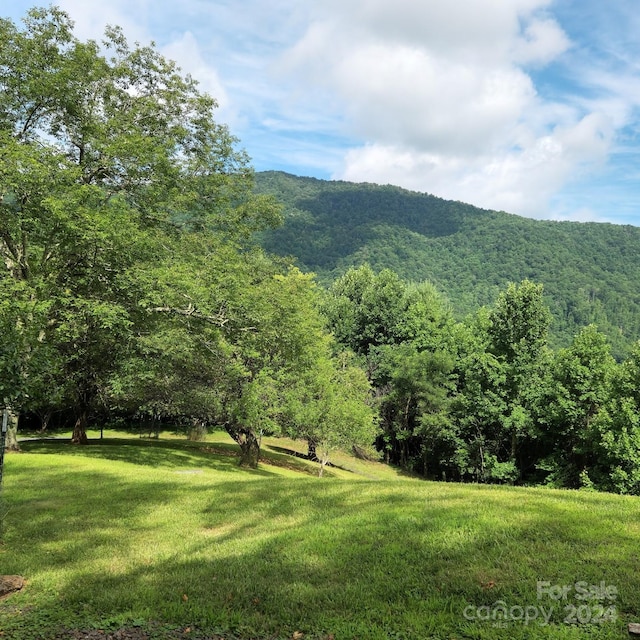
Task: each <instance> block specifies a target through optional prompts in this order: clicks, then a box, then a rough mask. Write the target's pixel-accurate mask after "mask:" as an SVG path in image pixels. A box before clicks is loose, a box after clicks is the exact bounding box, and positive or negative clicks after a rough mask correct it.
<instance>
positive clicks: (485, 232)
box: [256, 172, 640, 359]
mask: <svg viewBox="0 0 640 640" xmlns="http://www.w3.org/2000/svg"><path fill="white" fill-rule="evenodd" d="M256 177H257V187H258V190H259V191H260V192H261V193H270V194H275V195H276V196H277V197H278V198H279V199H280V200H281V201H282V202H283V204H284V207H285V224H284V225H283V226H282V227H281V228H279V229H275V230H273V231H269V232H268V233H265V234H264V235H263V236H262V238H263V244H264V246H265V247H267V248H268V249H269V250H271V251H274V252H275V253H278V254H280V255H292V256H295V257H297V258H298V259H299V261H300V264H301V266H303V267H304V268H307V269H310V270H312V271H314V272H317V273H318V276H319V278H320V279H321V281H322V282H324V283H326V284H329V283H330V282H331V281H332V280H333V279H335V278H336V277H338V276H340V275H342V274H344V273H345V272H346V271H347V269H348V268H349V267H352V266H358V265H361V264H364V263H368V264H370V265H371V267H372V268H373V269H374V270H375V271H376V272H378V271H381V270H382V269H385V268H387V269H391V270H393V271H395V272H396V273H397V274H398V275H399V276H400V277H401V278H403V279H405V280H410V281H415V282H421V281H425V280H428V281H430V282H432V283H433V284H434V285H435V286H436V288H437V289H438V291H440V292H441V293H442V294H444V295H446V296H447V298H448V299H449V300H450V301H451V304H452V306H453V309H454V311H455V313H456V315H457V317H458V318H463V317H465V316H467V315H469V314H472V313H474V312H475V311H476V309H477V308H478V307H480V306H484V305H490V304H492V303H493V301H494V300H495V299H496V296H497V295H498V293H499V292H500V291H501V290H503V289H504V288H506V287H507V285H508V283H509V282H521V281H523V280H525V279H529V280H531V281H535V282H539V283H543V284H544V287H545V302H546V304H547V306H548V307H549V308H550V310H551V314H552V323H551V332H550V342H551V344H552V345H553V346H554V347H559V346H564V347H566V346H568V345H569V344H570V343H571V340H572V337H573V336H574V335H575V334H576V333H577V332H578V331H579V330H580V328H581V327H583V326H585V325H588V324H591V323H595V324H597V325H598V326H599V327H600V329H601V330H602V331H603V332H605V333H606V334H607V335H608V336H609V339H610V340H611V343H612V348H613V353H614V355H615V356H616V358H618V359H621V358H623V357H624V356H625V355H626V354H627V353H628V351H629V349H630V347H631V345H632V344H633V342H634V341H635V340H637V339H638V338H640V298H639V297H638V294H637V291H636V286H635V283H636V282H637V281H638V280H640V263H639V262H638V260H637V256H638V252H639V251H640V229H638V228H635V227H630V226H618V225H611V224H598V223H575V222H551V221H539V220H530V219H527V218H520V217H518V216H514V215H509V214H507V213H503V212H495V211H487V210H483V209H478V208H476V207H473V206H470V205H467V204H463V203H461V202H452V201H446V200H442V199H440V198H436V197H434V196H431V195H428V194H422V193H414V192H411V191H406V190H403V189H400V188H397V187H392V186H377V185H371V184H353V183H348V182H338V181H336V182H333V181H332V182H327V181H322V180H316V179H313V178H298V177H296V176H292V175H288V174H283V173H278V172H264V173H259V174H257V176H256Z"/></svg>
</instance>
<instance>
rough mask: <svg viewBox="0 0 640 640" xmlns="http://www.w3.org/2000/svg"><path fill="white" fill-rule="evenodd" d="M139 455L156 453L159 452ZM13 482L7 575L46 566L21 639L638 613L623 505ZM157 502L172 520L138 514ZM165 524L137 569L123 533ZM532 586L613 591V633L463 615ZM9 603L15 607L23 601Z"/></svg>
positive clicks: (470, 633) (91, 476)
mask: <svg viewBox="0 0 640 640" xmlns="http://www.w3.org/2000/svg"><path fill="white" fill-rule="evenodd" d="M136 442H137V441H136ZM158 444H162V443H153V445H151V446H152V447H157V446H158ZM30 446H36V443H31V444H30ZM91 446H93V445H91ZM137 446H140V443H137ZM143 446H146V443H145V445H143ZM187 448H188V449H189V453H191V448H190V447H187ZM153 451H154V452H156V453H157V454H158V455H161V456H162V455H164V451H163V449H162V447H160V448H154V449H153ZM21 473H22V474H23V475H22V477H19V478H17V479H16V483H17V484H19V483H20V481H24V482H25V483H26V484H27V485H29V487H30V488H31V490H32V491H33V492H35V493H36V494H37V495H38V496H39V501H40V504H37V501H36V503H35V504H34V503H33V502H31V503H30V504H27V503H26V502H24V501H23V503H22V505H21V506H20V505H17V506H18V507H19V508H20V512H19V514H18V515H19V516H25V515H26V514H27V512H29V514H30V515H29V517H28V518H26V517H23V519H18V518H17V517H16V516H15V515H14V517H13V524H12V526H13V527H14V530H13V534H12V540H11V541H10V543H11V548H12V549H13V550H15V549H16V548H18V549H19V551H20V552H21V553H22V554H24V557H23V558H21V557H20V556H19V554H18V555H13V556H12V558H11V564H10V565H7V567H8V569H10V570H11V571H12V572H16V573H20V572H21V569H23V568H24V567H29V566H32V567H33V566H36V567H44V568H49V569H50V570H51V572H52V573H53V577H52V578H51V580H52V584H51V587H50V589H51V594H50V597H48V598H43V599H42V600H41V601H40V602H39V603H38V606H37V607H33V608H32V609H28V608H25V610H24V613H23V614H22V617H21V619H20V623H21V624H24V628H27V626H28V625H31V628H32V629H33V628H35V629H38V624H39V620H41V619H42V616H45V615H48V616H49V620H50V621H51V622H53V621H55V620H63V619H65V620H66V619H67V618H68V617H69V616H77V619H78V621H79V623H82V624H85V625H86V624H88V621H91V620H93V622H94V623H95V624H105V621H106V620H110V619H111V620H114V619H117V620H148V619H154V620H158V621H160V622H167V623H175V624H180V625H185V626H187V625H196V626H197V627H200V628H202V629H224V630H230V631H232V632H234V633H235V634H236V635H238V634H240V635H241V636H242V637H245V638H258V637H271V638H281V637H282V638H285V637H286V638H291V637H292V636H293V633H294V632H295V631H302V632H304V633H305V634H306V635H305V638H306V640H312V639H316V638H318V639H320V638H323V639H326V638H328V637H329V636H330V634H334V635H335V637H336V638H341V639H342V638H344V639H348V638H353V639H355V638H358V639H362V638H366V639H367V640H389V639H390V638H394V639H400V638H404V639H407V638H420V639H427V638H434V639H435V638H438V639H442V638H450V637H464V638H476V639H481V638H482V639H489V638H496V639H504V640H507V639H509V640H515V639H522V640H524V639H526V638H557V639H561V638H562V639H563V640H567V639H569V638H574V639H577V638H583V637H585V632H588V633H587V635H588V637H589V638H590V639H591V640H595V639H605V638H607V639H609V638H614V637H621V631H622V627H623V624H622V622H623V620H622V619H624V620H625V621H626V620H628V621H631V619H632V617H633V616H637V615H640V600H639V596H638V594H640V574H639V573H638V571H637V567H638V556H637V549H638V536H639V531H638V526H637V523H638V522H639V521H640V502H638V501H633V500H624V499H620V498H618V497H615V496H599V495H598V496H589V495H585V494H580V493H577V492H574V493H571V492H552V491H540V490H526V489H525V490H523V489H504V488H499V487H480V486H463V485H452V484H446V485H445V484H435V483H409V482H407V483H401V484H399V485H398V484H397V483H384V482H367V481H362V482H358V483H351V482H348V481H336V482H331V483H322V482H316V481H315V480H312V479H311V478H309V479H302V480H298V481H296V482H292V481H291V480H287V479H282V478H280V479H272V480H270V481H268V482H236V481H233V478H231V480H230V481H229V482H227V483H224V484H219V485H215V486H214V485H211V486H210V487H209V488H207V492H206V493H202V492H200V493H199V494H198V496H195V495H194V490H193V489H195V487H194V488H193V489H192V488H191V487H188V486H178V485H177V484H176V483H172V482H164V481H162V482H147V483H146V484H142V483H137V482H135V481H134V480H126V481H125V480H119V479H118V478H117V477H113V476H111V475H110V474H106V473H94V472H90V471H76V472H73V470H66V469H59V470H55V471H51V470H49V469H48V470H47V471H46V474H43V475H42V477H29V476H28V474H29V470H24V471H22V472H21ZM170 506H172V507H174V508H175V514H176V515H175V517H176V519H177V522H176V524H175V525H174V524H172V521H169V522H163V521H161V522H157V521H154V520H151V519H149V518H148V517H147V515H148V514H149V513H151V512H152V511H153V510H155V509H157V508H161V507H170ZM170 526H174V528H175V530H176V531H177V532H178V535H177V537H176V541H175V546H174V547H173V548H172V549H171V551H170V553H167V552H166V550H165V551H163V552H162V553H158V554H157V555H153V553H147V554H146V555H145V556H144V557H143V558H142V559H138V557H137V556H136V551H137V550H136V549H135V544H136V543H138V544H139V542H140V536H139V535H138V537H137V538H135V540H136V541H137V542H136V541H134V537H133V534H142V539H143V540H144V541H145V542H147V543H148V545H149V548H150V549H153V548H154V545H156V544H158V541H159V540H160V537H161V536H163V535H166V533H165V529H166V528H167V527H170ZM18 527H19V528H20V531H19V532H18V530H17V529H18ZM127 532H131V534H132V535H131V536H128V535H127ZM180 534H182V535H180ZM114 539H115V542H114ZM114 544H115V545H116V546H117V547H120V548H121V554H122V556H123V557H127V556H128V555H131V556H132V558H133V560H131V561H129V562H128V563H124V564H123V566H122V567H117V568H116V570H112V571H108V570H102V571H96V569H95V566H96V565H95V561H97V560H100V559H101V558H102V556H105V559H104V561H105V562H108V561H109V557H108V556H107V555H106V554H107V553H113V548H112V547H113V545H114ZM114 562H115V561H114ZM56 572H58V573H56ZM537 580H548V581H550V582H551V584H560V585H562V584H572V583H574V582H575V581H577V580H586V581H589V583H593V584H598V583H599V582H600V581H601V580H604V581H605V582H606V583H607V584H613V585H616V586H617V587H618V588H619V591H620V599H619V600H618V601H616V606H617V607H618V612H619V615H620V616H621V622H620V623H618V624H617V625H603V626H596V625H592V626H590V627H589V628H588V629H585V628H584V627H582V628H581V627H570V626H568V625H564V624H562V607H558V608H557V609H556V614H555V617H554V618H553V622H554V624H553V625H551V626H549V627H545V628H540V627H538V626H535V625H524V624H517V623H516V624H511V625H509V626H507V627H504V628H501V627H494V626H492V624H491V623H490V622H488V621H485V622H482V621H478V620H475V621H469V620H468V619H466V618H465V617H464V615H463V611H464V610H465V608H466V607H467V606H469V605H470V604H471V605H473V606H474V607H480V606H491V605H492V604H493V603H495V602H496V601H499V600H502V601H505V602H507V603H508V604H509V605H516V606H520V607H524V606H530V605H532V606H533V605H537V604H539V602H538V598H537V593H536V583H537ZM20 597H21V598H23V599H22V600H21V601H20V600H19V602H24V603H28V599H27V598H28V594H24V596H22V595H21V596H20ZM545 604H549V603H546V602H545ZM1 612H2V606H1V605H0V614H1ZM64 616H67V618H64ZM13 623H15V618H14V620H13ZM15 628H16V627H15V624H14V629H15ZM8 637H15V638H19V637H20V636H18V635H15V634H14V635H13V636H8ZM25 637H27V636H25ZM42 637H46V636H44V635H43V636H42Z"/></svg>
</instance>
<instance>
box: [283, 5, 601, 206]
mask: <svg viewBox="0 0 640 640" xmlns="http://www.w3.org/2000/svg"><path fill="white" fill-rule="evenodd" d="M321 5H322V8H323V9H324V10H323V11H322V12H318V13H317V14H316V15H315V20H314V21H313V22H312V23H311V24H310V26H309V28H308V30H307V32H306V34H305V35H304V37H302V38H301V39H300V40H299V41H298V42H297V43H296V44H295V46H293V47H291V48H290V50H289V51H288V52H287V54H286V56H285V64H286V65H288V68H289V69H290V70H292V72H293V71H295V72H297V73H298V77H299V78H301V79H304V78H306V79H307V80H308V82H310V83H312V84H314V85H317V84H320V85H321V86H323V87H324V88H325V90H327V91H329V92H331V93H335V94H337V95H339V96H340V97H341V99H342V101H343V109H344V112H345V113H346V114H348V120H347V123H348V127H349V128H350V130H351V131H353V132H355V133H356V134H357V135H358V136H359V137H360V138H362V139H364V140H365V141H366V143H365V144H363V145H361V146H358V147H355V148H351V149H350V150H349V151H348V153H346V155H345V158H344V163H343V166H342V167H341V168H338V169H337V170H336V171H335V173H334V177H336V178H342V179H347V180H355V181H370V182H382V183H394V184H399V185H401V186H405V187H407V188H411V189H417V190H420V191H428V192H431V193H435V194H437V195H440V196H443V197H447V198H453V199H457V200H466V201H469V202H473V203H476V204H479V205H481V206H485V207H488V208H500V209H505V210H508V211H512V212H514V213H521V214H523V215H535V216H537V217H546V216H548V215H549V208H548V207H549V201H550V199H551V197H552V196H553V195H554V193H555V192H556V191H557V190H558V189H560V188H561V187H562V186H563V184H565V182H566V181H567V180H568V179H569V178H570V177H571V176H573V175H575V173H576V172H579V171H583V170H584V169H585V167H587V166H589V165H590V164H591V163H595V164H597V163H600V162H602V161H603V159H604V158H606V155H607V153H608V150H609V148H610V146H611V143H612V140H613V130H612V127H611V123H610V122H609V121H608V120H607V119H606V118H605V117H604V116H603V115H602V113H599V112H595V113H593V114H588V113H585V110H584V109H583V108H578V107H577V106H576V105H574V106H568V105H562V104H558V103H548V102H545V101H544V100H543V99H542V98H541V97H540V96H539V95H538V93H537V91H536V88H535V85H534V82H533V80H532V77H531V76H530V75H529V73H528V72H527V67H528V66H533V67H536V66H541V65H545V64H547V63H549V62H551V61H553V60H554V59H556V58H557V57H558V56H560V55H562V54H563V53H565V52H566V51H567V50H568V49H569V48H570V46H571V43H570V41H569V38H568V36H567V35H566V34H565V33H564V32H563V30H562V29H561V27H560V26H559V25H558V23H557V22H556V21H555V20H554V19H553V18H552V17H551V16H550V15H549V14H548V13H547V12H546V9H547V8H548V6H549V5H550V2H549V0H514V1H512V2H504V3H499V2H495V1H494V0H466V1H465V2H464V7H461V6H460V3H452V2H450V1H449V0H432V1H431V2H428V3H417V2H414V1H413V0H396V1H395V2H393V3H392V2H389V1H388V0H364V1H363V2H360V3H358V6H357V8H356V7H355V6H354V4H353V3H345V2H340V1H338V0H325V1H324V2H323V3H321Z"/></svg>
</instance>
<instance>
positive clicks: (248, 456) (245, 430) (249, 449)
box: [225, 424, 260, 469]
mask: <svg viewBox="0 0 640 640" xmlns="http://www.w3.org/2000/svg"><path fill="white" fill-rule="evenodd" d="M225 429H226V431H227V433H228V434H229V435H230V436H231V437H232V438H233V439H234V440H235V441H236V442H237V443H238V444H239V445H240V466H241V467H251V468H252V469H255V468H256V467H257V466H258V462H259V460H260V441H259V440H258V437H257V436H256V434H255V432H254V431H253V429H251V428H249V427H241V426H239V425H235V424H227V425H225Z"/></svg>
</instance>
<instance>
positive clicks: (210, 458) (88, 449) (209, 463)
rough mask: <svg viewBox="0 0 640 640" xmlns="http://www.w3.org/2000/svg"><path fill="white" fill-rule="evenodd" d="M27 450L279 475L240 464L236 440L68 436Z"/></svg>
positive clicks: (36, 443)
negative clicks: (85, 439)
mask: <svg viewBox="0 0 640 640" xmlns="http://www.w3.org/2000/svg"><path fill="white" fill-rule="evenodd" d="M20 446H21V448H22V450H23V451H24V452H25V453H39V454H64V455H71V456H80V457H86V458H97V459H103V460H114V461H119V462H127V463H129V464H137V465H142V466H146V467H167V468H172V469H184V468H200V469H201V468H209V469H215V470H216V471H229V472H234V471H235V472H239V471H240V472H242V473H251V474H254V475H256V476H257V477H261V476H263V477H269V476H276V475H277V474H275V473H274V472H272V471H269V469H268V468H265V466H264V465H263V466H261V467H259V468H258V469H251V470H249V469H246V468H242V467H240V466H239V465H238V447H237V446H235V445H232V444H225V443H216V444H215V445H210V444H206V443H194V442H188V441H186V442H181V441H176V440H168V441H162V440H141V439H130V440H127V439H124V438H105V439H102V440H90V441H89V443H88V444H85V445H74V444H71V443H70V442H69V441H68V440H59V439H53V438H51V439H42V440H30V441H23V442H21V444H20Z"/></svg>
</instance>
